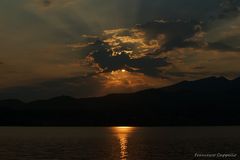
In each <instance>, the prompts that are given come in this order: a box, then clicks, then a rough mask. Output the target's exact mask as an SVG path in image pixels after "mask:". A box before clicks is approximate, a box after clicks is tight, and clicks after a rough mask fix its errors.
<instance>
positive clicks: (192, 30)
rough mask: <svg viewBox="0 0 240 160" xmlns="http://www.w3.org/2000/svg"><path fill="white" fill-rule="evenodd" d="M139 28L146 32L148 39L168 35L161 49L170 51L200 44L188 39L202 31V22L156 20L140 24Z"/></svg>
mask: <svg viewBox="0 0 240 160" xmlns="http://www.w3.org/2000/svg"><path fill="white" fill-rule="evenodd" d="M137 28H138V29H140V30H142V31H144V32H145V33H146V40H147V41H150V40H152V39H157V37H158V36H159V35H164V36H165V37H166V39H165V43H164V45H162V47H161V48H160V50H161V51H168V50H172V49H174V48H178V47H191V46H198V43H194V42H193V41H186V40H187V39H190V38H192V37H193V36H194V35H196V34H197V33H199V32H201V31H202V28H201V24H200V22H195V21H182V20H178V21H169V22H168V21H162V22H161V21H160V22H158V21H154V22H150V23H147V24H143V25H138V26H137Z"/></svg>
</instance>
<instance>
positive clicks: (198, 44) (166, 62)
mask: <svg viewBox="0 0 240 160" xmlns="http://www.w3.org/2000/svg"><path fill="white" fill-rule="evenodd" d="M0 42H1V43H0V99H7V98H18V99H23V100H34V99H43V98H50V97H55V96H60V95H69V96H74V97H77V98H80V97H94V96H102V95H107V94H110V93H122V92H123V93H125V92H135V91H138V90H142V89H147V88H158V87H162V86H166V85H170V84H174V83H177V82H180V81H183V80H193V79H199V78H204V77H209V76H226V77H228V78H235V77H239V76H240V1H239V0H1V1H0Z"/></svg>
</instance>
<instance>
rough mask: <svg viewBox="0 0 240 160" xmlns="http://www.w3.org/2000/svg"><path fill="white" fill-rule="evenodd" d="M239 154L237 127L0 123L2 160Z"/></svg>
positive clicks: (180, 159)
mask: <svg viewBox="0 0 240 160" xmlns="http://www.w3.org/2000/svg"><path fill="white" fill-rule="evenodd" d="M223 154H226V155H225V156H227V157H225V158H224V157H221V156H224V155H223ZM239 154H240V127H196V128H195V127H160V128H135V127H109V128H101V127H100V128H81V127H79V128H78V127H76V128H64V127H59V128H51V127H49V128H47V127H46V128H45V127H43V128H41V127H36V128H23V127H19V128H16V127H2V128H0V160H152V159H153V160H155V159H156V160H175V159H176V160H194V159H199V160H202V159H203V160H206V159H211V160H212V159H224V160H231V159H234V160H240V157H239Z"/></svg>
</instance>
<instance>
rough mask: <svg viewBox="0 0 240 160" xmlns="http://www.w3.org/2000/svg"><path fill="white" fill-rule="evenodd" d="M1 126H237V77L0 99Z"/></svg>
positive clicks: (239, 97) (239, 113) (239, 121)
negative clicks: (26, 99) (30, 99)
mask: <svg viewBox="0 0 240 160" xmlns="http://www.w3.org/2000/svg"><path fill="white" fill-rule="evenodd" d="M0 109H1V112H0V125H2V126H206V125H240V78H237V79H234V80H228V79H226V78H224V77H209V78H205V79H200V80H196V81H183V82H181V83H178V84H175V85H172V86H168V87H164V88H160V89H148V90H143V91H139V92H135V93H128V94H111V95H107V96H104V97H96V98H80V99H76V98H72V97H69V96H61V97H55V98H52V99H48V100H37V101H33V102H28V103H26V102H22V101H20V100H2V101H0Z"/></svg>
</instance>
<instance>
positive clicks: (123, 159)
mask: <svg viewBox="0 0 240 160" xmlns="http://www.w3.org/2000/svg"><path fill="white" fill-rule="evenodd" d="M135 129H136V128H135V127H112V131H113V132H114V133H115V134H116V136H117V138H118V140H119V144H120V160H127V158H128V138H129V136H130V134H131V133H132V132H133V131H134V130H135Z"/></svg>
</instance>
